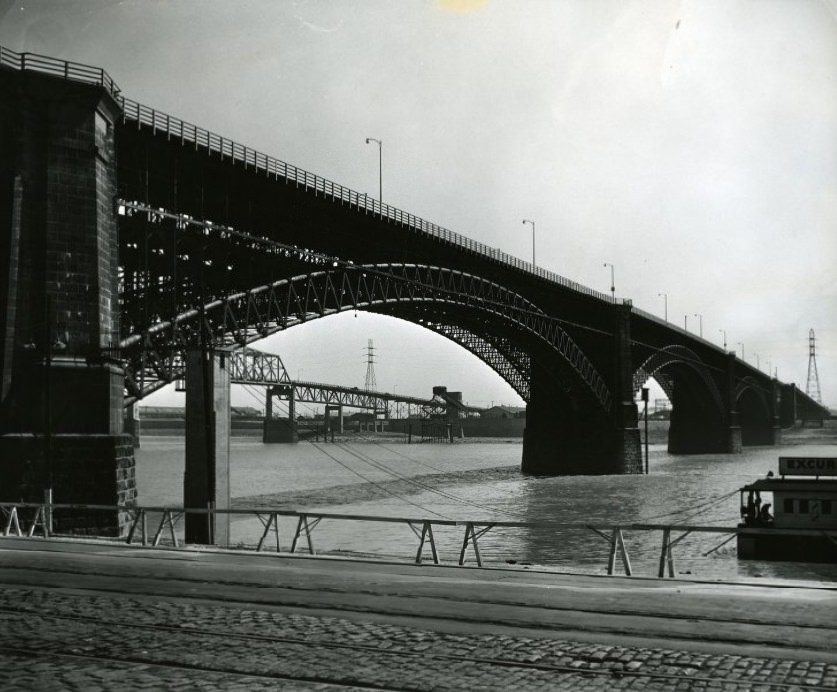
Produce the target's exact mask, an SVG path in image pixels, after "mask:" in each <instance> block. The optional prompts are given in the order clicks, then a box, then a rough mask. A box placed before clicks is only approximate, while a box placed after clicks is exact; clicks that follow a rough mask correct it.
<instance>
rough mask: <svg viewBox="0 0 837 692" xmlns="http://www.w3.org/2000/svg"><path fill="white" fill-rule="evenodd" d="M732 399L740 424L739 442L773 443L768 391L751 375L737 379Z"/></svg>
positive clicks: (748, 443)
mask: <svg viewBox="0 0 837 692" xmlns="http://www.w3.org/2000/svg"><path fill="white" fill-rule="evenodd" d="M732 401H733V406H734V408H735V411H736V412H737V414H738V421H739V424H740V426H741V444H742V445H744V446H750V445H771V444H773V443H774V421H773V412H772V410H771V407H770V400H769V393H768V392H765V390H764V388H763V387H761V386H760V385H759V383H758V382H757V381H756V379H755V378H754V377H752V376H749V375H748V376H746V377H744V378H742V379H741V380H739V381H738V383H737V384H736V386H735V389H734V390H733V393H732Z"/></svg>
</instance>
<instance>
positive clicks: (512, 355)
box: [120, 260, 612, 412]
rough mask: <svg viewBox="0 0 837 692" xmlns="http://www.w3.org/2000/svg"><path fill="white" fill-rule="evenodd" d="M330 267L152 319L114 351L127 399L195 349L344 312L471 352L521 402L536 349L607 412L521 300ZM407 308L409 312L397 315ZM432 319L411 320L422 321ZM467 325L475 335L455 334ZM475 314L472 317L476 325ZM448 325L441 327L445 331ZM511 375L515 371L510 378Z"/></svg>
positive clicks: (554, 323) (570, 345) (427, 270)
mask: <svg viewBox="0 0 837 692" xmlns="http://www.w3.org/2000/svg"><path fill="white" fill-rule="evenodd" d="M333 265H334V266H332V268H331V269H327V270H318V271H313V272H309V273H307V274H299V275H296V276H293V277H290V278H287V279H282V280H279V281H276V282H273V283H271V284H269V285H263V286H259V287H256V288H254V289H251V290H249V291H245V292H240V293H236V294H233V295H230V296H227V297H223V298H218V299H215V300H213V301H210V302H208V303H206V304H205V305H201V306H198V307H193V308H190V309H187V310H184V311H182V312H181V313H180V314H179V315H177V316H176V317H175V318H173V319H171V320H158V321H157V322H155V323H154V324H152V325H151V326H149V327H148V328H147V329H145V330H141V331H138V332H136V333H134V334H131V335H129V336H127V337H125V338H124V339H123V340H122V341H121V343H120V347H121V349H122V356H123V358H124V359H126V360H127V361H128V363H129V377H128V378H127V380H126V381H127V384H128V388H129V394H130V395H131V396H132V398H133V400H136V399H138V398H141V397H142V396H145V395H146V394H148V393H150V392H152V391H154V390H156V389H158V388H159V387H161V386H164V385H165V384H167V383H168V382H170V381H173V380H175V379H178V377H180V376H181V373H182V371H183V362H184V361H183V354H185V351H186V350H187V349H188V348H190V347H191V348H194V347H195V346H197V345H199V344H211V346H212V347H213V348H216V349H217V348H227V349H231V348H237V347H240V346H244V345H246V344H249V343H253V342H254V341H257V340H259V339H262V338H264V337H266V336H269V335H270V334H273V333H276V332H278V331H281V330H284V329H288V328H290V327H293V326H296V325H299V324H303V323H305V322H307V321H310V320H313V319H319V318H322V317H327V316H329V315H332V314H336V313H339V312H344V311H348V310H370V311H374V312H379V313H382V314H392V315H393V316H401V317H402V319H411V318H412V319H411V321H415V322H416V323H417V324H422V326H428V328H431V329H433V330H434V331H437V332H438V333H441V334H443V335H445V336H448V338H452V340H454V341H456V342H457V343H460V344H461V345H463V346H465V347H466V348H469V350H471V351H472V352H474V353H475V355H477V356H478V357H480V358H481V359H483V361H484V362H486V363H487V364H488V365H489V366H491V367H493V368H495V370H496V369H497V367H496V366H498V365H499V364H500V363H501V362H502V361H505V362H506V363H507V366H504V367H502V368H501V369H500V370H497V371H498V373H499V374H500V375H501V376H504V377H505V376H509V377H506V379H507V381H509V380H511V381H510V384H512V386H513V387H516V389H517V388H519V389H518V391H519V393H521V396H523V395H524V394H527V392H526V389H525V387H524V386H523V383H524V377H523V375H524V373H523V372H521V370H522V368H524V367H525V358H524V356H523V350H521V348H520V346H523V347H524V348H526V347H529V346H532V345H533V344H534V345H535V346H536V347H539V348H540V349H548V350H549V351H550V352H551V353H552V354H553V355H554V354H557V355H559V356H560V359H561V360H562V361H563V362H564V363H565V364H566V366H567V368H565V369H566V370H567V371H568V372H572V373H574V375H575V377H576V378H577V379H579V380H580V381H581V384H582V385H583V386H581V387H576V391H582V392H584V393H585V394H587V395H588V396H589V397H592V398H593V399H594V400H595V401H596V402H597V404H598V406H599V407H600V408H601V409H602V410H603V411H605V412H606V411H608V410H609V408H610V405H611V400H612V395H611V393H610V391H609V389H608V387H607V385H606V383H605V379H604V378H603V376H602V375H601V374H600V373H599V372H598V371H597V369H596V367H595V366H594V364H593V363H592V361H591V360H590V359H589V358H588V357H587V356H586V355H585V353H584V352H583V350H582V349H581V348H580V347H579V346H578V345H577V344H576V343H575V342H574V340H573V339H572V338H571V337H570V336H569V334H567V332H566V331H564V330H563V329H562V328H561V326H560V324H559V323H558V320H556V319H555V318H552V317H550V316H548V315H546V314H545V313H544V312H543V311H541V310H540V309H539V308H537V306H535V305H534V304H533V303H531V302H530V301H528V300H526V299H525V298H523V297H522V296H520V295H519V294H517V293H515V292H513V291H510V290H509V289H506V288H504V287H502V286H500V285H499V284H497V283H494V282H492V281H488V280H486V279H483V278H481V277H477V276H474V275H472V274H468V273H466V272H462V271H457V270H451V269H446V268H442V267H438V266H430V265H417V264H383V265H353V264H350V263H345V262H339V261H336V260H335V261H334V262H333ZM405 307H408V309H407V310H405V309H404V308H405ZM417 307H420V308H421V311H420V312H421V314H424V315H426V316H429V318H430V319H431V320H432V321H431V323H430V324H429V325H428V324H423V323H426V322H427V320H423V319H418V318H417V317H416V316H417V315H418V314H420V313H419V312H418V311H417V310H416V308H417ZM463 314H465V315H469V316H471V319H470V320H467V319H466V320H465V321H466V324H467V323H468V322H469V321H470V323H472V324H477V323H479V324H480V325H482V328H481V329H480V330H478V331H475V330H473V329H470V330H469V329H468V328H467V327H465V328H464V329H463V328H461V325H460V327H458V328H457V324H458V322H459V320H462V319H463V318H462V315H463ZM475 315H477V316H479V317H478V319H473V317H474V316H475ZM443 325H447V326H443ZM492 325H503V326H504V327H508V326H509V325H511V326H512V327H513V330H512V331H513V332H514V333H516V334H518V336H519V339H520V343H519V344H515V343H513V342H512V341H511V340H507V342H502V341H501V340H499V339H498V338H497V334H499V333H500V332H501V331H503V330H500V329H499V327H498V328H497V329H496V330H492V329H491V326H492ZM513 371H514V372H515V373H516V374H514V375H513V376H512V373H513Z"/></svg>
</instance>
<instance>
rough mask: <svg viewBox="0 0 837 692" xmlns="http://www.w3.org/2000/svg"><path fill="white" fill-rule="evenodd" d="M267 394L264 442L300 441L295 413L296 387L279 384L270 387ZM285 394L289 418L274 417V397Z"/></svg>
mask: <svg viewBox="0 0 837 692" xmlns="http://www.w3.org/2000/svg"><path fill="white" fill-rule="evenodd" d="M265 394H266V396H265V412H264V428H263V432H262V442H264V443H265V444H275V443H284V442H299V432H298V431H297V426H296V415H295V413H294V409H295V406H294V403H295V397H294V387H293V385H291V384H278V385H274V386H273V387H268V388H267V391H266V393H265ZM278 396H284V397H287V399H288V418H274V417H273V397H278Z"/></svg>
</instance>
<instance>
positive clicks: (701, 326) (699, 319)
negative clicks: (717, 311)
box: [695, 312, 703, 339]
mask: <svg viewBox="0 0 837 692" xmlns="http://www.w3.org/2000/svg"><path fill="white" fill-rule="evenodd" d="M695 317H697V318H698V324H699V325H700V326H699V330H700V332H699V333H700V338H701V339H702V338H703V315H701V314H700V313H699V312H696V313H695Z"/></svg>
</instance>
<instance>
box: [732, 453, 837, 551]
mask: <svg viewBox="0 0 837 692" xmlns="http://www.w3.org/2000/svg"><path fill="white" fill-rule="evenodd" d="M741 519H742V521H741V523H740V524H739V525H738V528H739V529H743V530H741V531H739V533H738V557H739V559H742V560H788V561H793V562H837V457H779V476H778V477H776V476H774V475H773V472H772V471H771V472H770V473H768V474H767V478H762V479H760V480H757V481H756V482H755V483H750V484H749V485H745V486H744V487H743V488H741Z"/></svg>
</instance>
